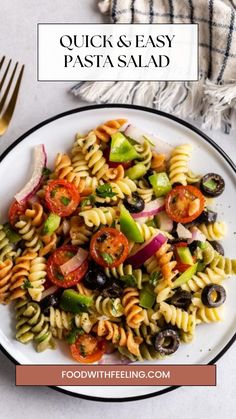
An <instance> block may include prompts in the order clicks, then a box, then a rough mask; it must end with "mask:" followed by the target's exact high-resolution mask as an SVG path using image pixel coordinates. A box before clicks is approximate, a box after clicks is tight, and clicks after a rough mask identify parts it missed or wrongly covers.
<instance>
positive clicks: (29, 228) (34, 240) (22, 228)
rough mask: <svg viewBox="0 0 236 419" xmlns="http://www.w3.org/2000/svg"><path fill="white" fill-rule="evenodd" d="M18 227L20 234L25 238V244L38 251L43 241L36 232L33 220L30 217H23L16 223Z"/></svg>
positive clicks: (33, 250)
mask: <svg viewBox="0 0 236 419" xmlns="http://www.w3.org/2000/svg"><path fill="white" fill-rule="evenodd" d="M15 227H16V229H17V230H18V232H19V234H20V235H21V236H22V238H23V239H24V240H25V246H26V247H27V248H28V249H30V250H31V251H32V252H37V251H38V250H39V249H40V248H41V246H42V243H41V241H40V239H39V235H38V233H37V232H36V229H35V227H34V226H33V225H32V222H31V220H30V219H28V218H26V217H25V218H22V219H21V220H20V221H18V222H17V223H16V225H15Z"/></svg>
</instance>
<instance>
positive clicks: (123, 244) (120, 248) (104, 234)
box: [90, 227, 129, 268]
mask: <svg viewBox="0 0 236 419" xmlns="http://www.w3.org/2000/svg"><path fill="white" fill-rule="evenodd" d="M90 253H91V256H92V258H93V259H94V260H95V262H96V263H97V264H98V265H101V266H103V267H105V268H116V267H117V266H119V265H120V264H121V263H123V262H124V260H125V259H126V258H127V256H128V253H129V242H128V240H127V238H126V237H125V236H124V234H123V233H121V232H120V231H118V230H116V229H115V228H112V227H104V228H101V229H100V230H98V232H97V233H96V234H94V236H93V238H92V240H91V242H90Z"/></svg>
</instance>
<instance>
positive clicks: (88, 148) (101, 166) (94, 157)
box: [77, 131, 109, 179]
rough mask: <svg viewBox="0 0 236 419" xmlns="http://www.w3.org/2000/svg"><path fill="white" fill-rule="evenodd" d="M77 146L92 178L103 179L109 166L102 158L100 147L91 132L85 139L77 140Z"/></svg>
mask: <svg viewBox="0 0 236 419" xmlns="http://www.w3.org/2000/svg"><path fill="white" fill-rule="evenodd" d="M77 143H78V146H79V147H81V151H82V153H83V154H84V156H85V157H84V158H85V160H86V162H87V164H88V168H89V169H90V170H91V173H92V175H93V176H96V177H97V179H101V178H103V177H104V176H105V175H106V173H107V171H108V169H109V166H108V164H107V163H106V160H105V158H104V156H103V152H102V150H101V147H100V145H99V144H98V143H97V137H96V135H95V133H94V132H93V131H92V132H90V133H89V134H88V136H87V137H85V138H79V139H78V140H77Z"/></svg>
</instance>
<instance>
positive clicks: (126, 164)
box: [103, 147, 134, 170]
mask: <svg viewBox="0 0 236 419" xmlns="http://www.w3.org/2000/svg"><path fill="white" fill-rule="evenodd" d="M103 155H104V157H105V159H106V162H107V164H108V166H109V167H111V168H112V169H113V168H114V169H115V168H116V167H118V166H119V165H121V166H123V168H124V169H125V170H126V169H129V168H130V167H132V166H133V164H134V163H133V162H132V161H126V162H122V163H116V162H113V161H110V160H109V155H110V147H107V148H105V150H104V152H103Z"/></svg>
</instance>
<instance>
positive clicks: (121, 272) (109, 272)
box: [104, 263, 149, 289]
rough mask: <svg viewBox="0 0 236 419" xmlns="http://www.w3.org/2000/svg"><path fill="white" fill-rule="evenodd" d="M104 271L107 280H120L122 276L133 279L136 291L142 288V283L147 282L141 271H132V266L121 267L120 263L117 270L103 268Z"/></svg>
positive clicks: (147, 279) (146, 276)
mask: <svg viewBox="0 0 236 419" xmlns="http://www.w3.org/2000/svg"><path fill="white" fill-rule="evenodd" d="M104 271H105V274H106V276H108V278H112V277H114V278H117V279H120V278H121V277H122V276H126V275H131V276H132V277H134V279H135V281H136V286H137V288H138V289H141V288H142V284H143V283H144V282H148V281H149V278H148V275H145V274H143V273H142V270H141V269H133V267H132V265H123V263H122V264H120V265H119V266H118V267H117V268H105V269H104Z"/></svg>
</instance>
